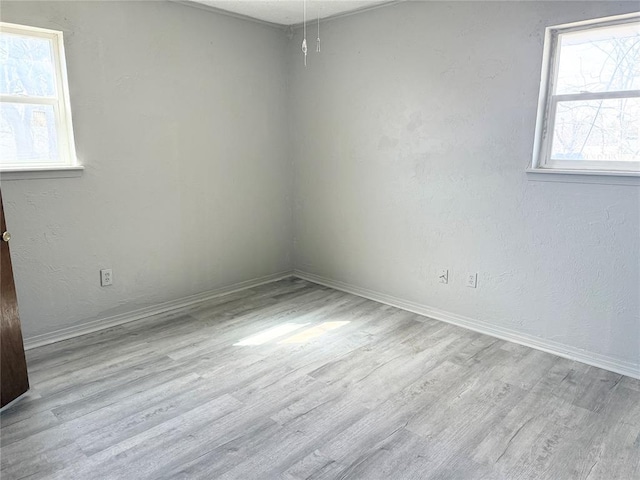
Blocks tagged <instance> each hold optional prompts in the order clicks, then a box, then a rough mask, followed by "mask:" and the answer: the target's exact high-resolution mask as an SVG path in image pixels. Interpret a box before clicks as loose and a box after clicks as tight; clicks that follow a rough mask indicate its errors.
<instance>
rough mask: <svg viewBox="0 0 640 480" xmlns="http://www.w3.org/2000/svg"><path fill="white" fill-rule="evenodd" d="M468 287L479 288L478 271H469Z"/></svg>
mask: <svg viewBox="0 0 640 480" xmlns="http://www.w3.org/2000/svg"><path fill="white" fill-rule="evenodd" d="M467 287H469V288H477V287H478V274H477V273H468V274H467Z"/></svg>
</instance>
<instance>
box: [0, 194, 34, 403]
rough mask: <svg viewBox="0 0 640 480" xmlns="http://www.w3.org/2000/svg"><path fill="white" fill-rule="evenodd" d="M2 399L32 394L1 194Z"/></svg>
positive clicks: (0, 311) (0, 370)
mask: <svg viewBox="0 0 640 480" xmlns="http://www.w3.org/2000/svg"><path fill="white" fill-rule="evenodd" d="M0 236H1V237H2V238H1V239H0V304H1V309H0V313H1V314H2V319H1V322H2V323H1V325H0V383H1V385H0V397H2V398H1V400H2V401H1V405H0V407H4V406H5V405H6V404H7V403H9V402H11V401H12V400H15V399H16V398H18V397H19V396H20V395H22V394H23V393H24V392H26V391H27V390H29V379H28V377H27V362H26V360H25V357H24V344H23V343H22V329H21V328H20V317H19V316H18V299H17V297H16V286H15V284H14V283H13V269H12V268H11V256H10V255H9V239H10V238H11V236H10V235H9V233H8V232H7V225H6V223H5V220H4V207H3V205H2V193H1V192H0Z"/></svg>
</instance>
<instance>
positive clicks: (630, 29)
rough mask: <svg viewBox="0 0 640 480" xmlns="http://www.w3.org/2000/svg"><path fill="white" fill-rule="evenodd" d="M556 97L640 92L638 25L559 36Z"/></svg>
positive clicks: (595, 29)
mask: <svg viewBox="0 0 640 480" xmlns="http://www.w3.org/2000/svg"><path fill="white" fill-rule="evenodd" d="M558 46H559V48H560V60H559V65H558V76H557V81H556V83H555V94H556V95H562V94H567V93H580V92H610V91H621V90H640V22H634V23H627V24H624V25H615V26H611V27H601V28H593V29H589V30H582V31H578V32H569V33H563V34H560V35H559V38H558Z"/></svg>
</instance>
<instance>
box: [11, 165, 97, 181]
mask: <svg viewBox="0 0 640 480" xmlns="http://www.w3.org/2000/svg"><path fill="white" fill-rule="evenodd" d="M83 171H84V167H83V166H81V165H78V166H73V167H34V168H2V169H0V180H31V179H37V178H73V177H80V176H81V175H82V172H83Z"/></svg>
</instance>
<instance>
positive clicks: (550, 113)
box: [527, 12, 640, 185]
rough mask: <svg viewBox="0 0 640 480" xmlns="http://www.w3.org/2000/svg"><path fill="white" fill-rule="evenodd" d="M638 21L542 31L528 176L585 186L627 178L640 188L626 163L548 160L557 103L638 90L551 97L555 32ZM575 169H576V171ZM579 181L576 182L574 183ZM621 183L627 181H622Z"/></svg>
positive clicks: (637, 171)
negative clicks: (559, 178)
mask: <svg viewBox="0 0 640 480" xmlns="http://www.w3.org/2000/svg"><path fill="white" fill-rule="evenodd" d="M638 20H640V13H638V12H635V13H629V14H625V15H616V16H613V17H606V18H596V19H593V20H585V21H581V22H574V23H566V24H562V25H555V26H552V27H547V28H546V29H545V36H544V50H543V55H542V71H541V75H540V93H539V96H538V114H537V118H536V129H535V141H534V146H533V158H532V162H531V165H530V167H529V168H528V169H527V172H528V173H544V174H559V175H562V176H563V177H566V176H567V175H582V176H588V177H590V178H589V180H588V181H586V182H585V183H594V180H595V178H594V177H596V176H603V177H607V178H606V179H603V182H602V183H614V184H615V183H620V181H619V180H618V179H619V178H620V177H637V178H633V179H631V181H632V182H631V184H634V185H640V166H634V167H635V168H632V169H625V168H624V167H629V165H628V163H627V162H597V161H588V162H587V161H584V162H581V164H580V166H576V163H575V162H570V161H560V160H550V157H551V155H550V150H551V143H552V140H553V139H552V133H553V122H554V120H555V108H556V105H557V103H558V101H561V100H567V99H572V100H573V99H601V98H620V97H625V98H628V97H640V90H633V91H629V92H602V93H578V94H568V95H557V96H555V97H554V96H553V95H551V92H552V90H553V81H554V78H555V72H556V69H557V67H558V61H559V58H558V57H559V55H557V53H558V52H557V48H556V46H557V40H558V34H559V33H567V32H571V31H575V30H583V29H585V27H590V26H594V27H595V26H598V27H606V26H611V25H619V24H624V23H629V22H633V21H638ZM576 167H577V168H576ZM578 181H579V180H578ZM624 183H625V184H629V182H627V181H625V182H624Z"/></svg>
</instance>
